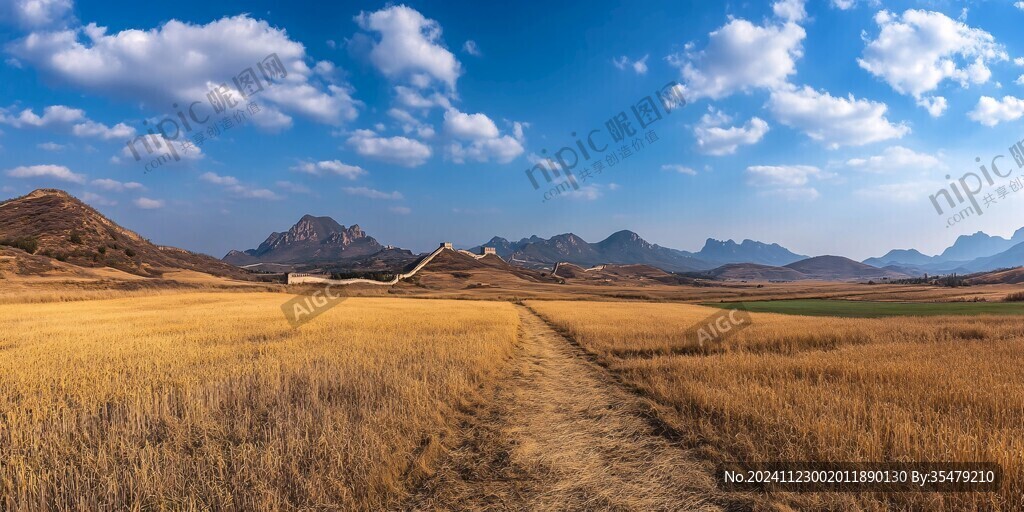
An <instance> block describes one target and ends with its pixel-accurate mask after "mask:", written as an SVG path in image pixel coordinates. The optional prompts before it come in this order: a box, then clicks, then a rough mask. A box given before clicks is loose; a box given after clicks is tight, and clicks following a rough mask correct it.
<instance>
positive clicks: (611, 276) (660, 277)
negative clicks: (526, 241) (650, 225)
mask: <svg viewBox="0 0 1024 512" xmlns="http://www.w3.org/2000/svg"><path fill="white" fill-rule="evenodd" d="M552 274H553V275H554V276H555V277H560V278H562V279H565V280H566V282H570V283H590V284H607V285H643V284H690V283H692V282H693V279H690V278H686V277H682V276H678V275H675V274H670V273H668V272H665V271H664V270H661V269H660V268H656V267H652V266H650V265H598V266H596V267H591V268H587V269H585V268H583V267H581V266H579V265H575V264H572V263H558V264H557V265H556V266H555V270H554V272H552Z"/></svg>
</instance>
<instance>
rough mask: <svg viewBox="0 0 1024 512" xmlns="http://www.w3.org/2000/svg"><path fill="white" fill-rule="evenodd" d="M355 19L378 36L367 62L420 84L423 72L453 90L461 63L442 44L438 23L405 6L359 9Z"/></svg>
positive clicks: (389, 74) (393, 77) (383, 71)
mask: <svg viewBox="0 0 1024 512" xmlns="http://www.w3.org/2000/svg"><path fill="white" fill-rule="evenodd" d="M355 19H356V22H357V23H358V24H359V26H360V27H361V28H362V29H363V30H366V31H372V32H376V33H378V34H379V35H380V40H379V41H374V43H373V48H372V49H371V50H370V62H372V63H373V65H374V66H376V68H377V69H378V70H380V72H381V73H383V74H384V76H387V77H388V78H392V79H396V78H402V77H410V78H411V79H412V80H413V81H414V83H415V81H416V80H417V79H418V80H420V85H423V82H422V78H421V77H422V76H423V75H424V74H426V75H429V76H430V77H433V78H434V79H437V80H439V81H441V82H442V83H444V84H446V85H447V86H448V87H449V89H450V90H452V91H454V90H455V82H456V81H457V80H458V78H459V75H461V74H462V65H461V64H460V63H459V61H458V60H457V59H456V58H455V55H453V54H452V52H450V51H448V49H447V48H445V47H444V46H443V43H442V41H441V25H440V24H439V23H437V22H436V21H434V20H431V19H427V18H426V17H424V16H423V15H422V14H420V12H419V11H417V10H415V9H412V8H410V7H406V6H404V5H398V6H392V7H388V8H386V9H381V10H379V11H376V12H372V13H367V12H362V13H360V14H359V15H358V16H356V18H355ZM421 88H422V87H421Z"/></svg>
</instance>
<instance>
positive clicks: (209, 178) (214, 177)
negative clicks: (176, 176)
mask: <svg viewBox="0 0 1024 512" xmlns="http://www.w3.org/2000/svg"><path fill="white" fill-rule="evenodd" d="M199 179H200V180H203V181H205V182H207V183H212V184H214V185H220V186H221V187H224V189H225V190H227V191H228V192H230V193H231V194H233V195H235V196H237V197H241V198H245V199H281V196H279V195H277V194H276V193H274V191H272V190H270V189H266V188H256V187H251V186H248V185H244V184H242V183H241V182H240V181H238V178H235V177H234V176H221V175H218V174H214V173H212V172H206V173H203V174H202V175H200V176H199Z"/></svg>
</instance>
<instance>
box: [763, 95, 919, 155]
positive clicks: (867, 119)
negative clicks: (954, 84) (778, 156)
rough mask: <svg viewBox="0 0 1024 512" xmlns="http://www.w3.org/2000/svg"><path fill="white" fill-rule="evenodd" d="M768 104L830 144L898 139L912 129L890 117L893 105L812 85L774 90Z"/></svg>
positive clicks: (786, 121) (792, 124)
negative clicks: (890, 120)
mask: <svg viewBox="0 0 1024 512" xmlns="http://www.w3.org/2000/svg"><path fill="white" fill-rule="evenodd" d="M768 108H769V109H770V110H771V111H772V113H773V115H774V116H775V117H776V118H777V119H778V120H779V122H781V123H782V124H784V125H786V126H790V127H793V128H797V129H799V130H803V131H804V133H806V134H807V136H809V137H810V138H812V139H814V140H816V141H819V142H821V143H823V144H826V145H827V146H828V147H830V148H837V147H839V146H862V145H864V144H869V143H872V142H878V141H882V140H888V139H898V138H900V137H903V136H904V135H906V134H907V133H909V132H910V128H909V127H908V126H906V125H905V124H903V123H900V124H893V123H891V122H889V120H888V119H886V117H885V112H886V111H887V110H888V108H889V107H888V106H886V104H884V103H880V102H874V101H870V100H864V99H857V98H854V97H853V95H852V94H851V95H849V96H848V97H846V98H842V97H834V96H832V95H831V94H829V93H828V92H818V91H816V90H814V89H812V88H811V87H808V86H804V87H802V88H796V87H794V88H788V89H781V90H776V91H772V94H771V98H770V99H769V100H768Z"/></svg>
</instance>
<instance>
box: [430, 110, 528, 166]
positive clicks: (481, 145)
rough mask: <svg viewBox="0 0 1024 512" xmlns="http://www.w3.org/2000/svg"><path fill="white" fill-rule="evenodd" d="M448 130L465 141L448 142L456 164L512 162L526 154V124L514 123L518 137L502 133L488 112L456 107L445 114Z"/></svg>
mask: <svg viewBox="0 0 1024 512" xmlns="http://www.w3.org/2000/svg"><path fill="white" fill-rule="evenodd" d="M443 127H444V131H445V133H447V134H448V135H450V136H452V137H453V138H455V139H458V140H460V141H467V143H465V144H464V143H462V142H458V141H453V142H452V143H451V144H449V145H448V154H449V156H450V157H451V158H452V160H453V161H454V162H455V163H464V162H465V161H466V160H475V161H478V162H487V161H489V160H495V161H497V162H499V163H508V162H511V161H512V160H514V159H515V158H516V157H518V156H519V155H521V154H523V151H524V149H523V145H522V133H523V130H522V125H521V124H519V123H515V124H514V125H513V130H514V133H515V134H516V135H517V137H518V138H517V137H513V136H509V135H501V133H500V132H499V131H498V127H497V125H495V124H494V121H492V120H491V118H489V117H487V116H486V115H485V114H481V113H477V114H466V113H463V112H459V111H458V110H455V109H448V110H447V111H445V113H444V124H443Z"/></svg>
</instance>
